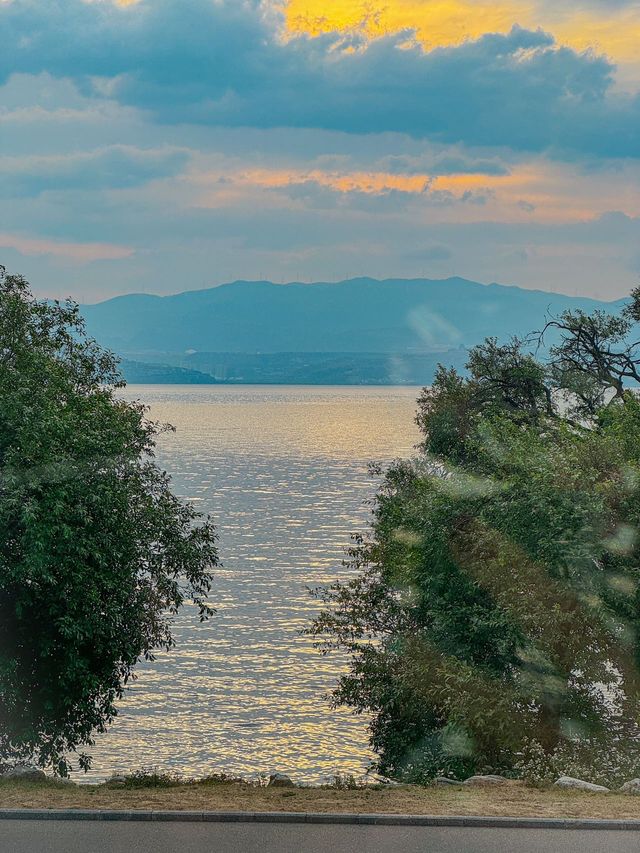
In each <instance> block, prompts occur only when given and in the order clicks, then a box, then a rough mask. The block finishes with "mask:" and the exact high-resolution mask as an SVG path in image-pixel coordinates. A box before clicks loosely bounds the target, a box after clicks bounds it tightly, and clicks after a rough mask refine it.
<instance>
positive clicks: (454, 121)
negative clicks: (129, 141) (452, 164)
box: [0, 0, 640, 158]
mask: <svg viewBox="0 0 640 853" xmlns="http://www.w3.org/2000/svg"><path fill="white" fill-rule="evenodd" d="M0 28H1V29H2V33H3V50H2V54H1V55H0V79H5V80H6V79H7V78H8V77H9V76H10V75H11V74H12V73H15V72H22V73H27V74H37V73H41V72H49V73H50V74H52V75H54V76H57V77H66V78H71V79H73V80H74V81H75V82H76V84H77V85H78V86H79V87H80V88H81V89H82V90H83V91H84V92H85V93H91V94H94V95H95V94H102V95H104V96H109V97H111V98H115V99H117V100H118V101H119V102H120V103H122V104H127V105H131V106H135V107H137V108H141V109H145V110H148V111H150V113H151V114H152V115H153V116H154V117H155V119H156V120H157V121H161V122H164V123H167V124H176V123H181V122H187V123H192V124H194V123H195V124H198V123H200V124H204V125H210V126H227V127H242V126H251V127H259V128H270V127H296V128H302V127H305V128H322V129H327V130H340V131H346V132H349V133H358V134H368V133H381V132H385V131H396V132H402V133H405V134H409V135H411V136H414V137H418V138H429V139H431V140H435V141H439V142H443V143H452V142H463V143H465V144H467V145H475V146H507V147H510V148H512V149H514V150H521V151H552V152H554V153H555V154H556V156H560V157H575V156H585V155H590V156H597V157H613V158H615V157H638V155H639V153H640V152H639V146H638V139H639V138H640V98H638V97H637V96H636V97H632V96H624V95H621V94H616V93H614V91H613V88H612V83H613V71H614V68H613V66H612V65H611V64H610V62H609V61H608V60H606V59H605V58H603V57H598V56H596V55H594V54H593V53H584V54H579V53H577V52H575V51H574V50H571V49H569V48H566V47H558V46H557V45H556V44H555V42H554V40H553V38H552V37H551V36H550V35H548V34H546V33H543V32H542V31H536V32H532V31H528V30H523V29H521V28H517V27H516V28H514V29H513V30H512V31H511V32H510V33H508V34H506V35H499V34H488V35H485V36H483V37H481V38H479V39H477V40H476V41H469V42H465V43H463V44H461V45H459V46H456V47H447V48H438V49H435V50H432V51H429V52H425V51H424V50H423V48H422V47H421V46H420V45H418V44H416V43H415V42H414V41H413V40H412V34H411V33H399V34H394V35H392V36H387V37H383V38H378V39H375V40H373V41H370V42H365V41H364V40H363V39H362V38H361V37H357V36H349V37H347V38H345V37H342V36H339V35H337V34H330V35H324V36H320V37H317V38H310V37H296V38H292V39H288V40H287V39H284V38H282V32H281V28H282V19H281V17H280V16H279V14H278V13H277V12H276V11H273V10H270V9H269V7H265V6H264V5H262V4H261V3H259V2H258V0H221V1H220V2H216V3H214V2H212V0H142V2H140V3H138V4H136V5H134V6H131V7H127V8H122V7H117V6H114V5H111V4H110V3H106V2H99V3H97V2H94V3H85V2H82V0H49V2H47V3H45V4H43V3H42V2H40V0H13V2H11V3H4V4H0Z"/></svg>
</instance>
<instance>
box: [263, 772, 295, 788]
mask: <svg viewBox="0 0 640 853" xmlns="http://www.w3.org/2000/svg"><path fill="white" fill-rule="evenodd" d="M268 787H269V788H295V785H294V784H293V779H291V778H290V777H289V776H287V775H286V773H272V774H271V776H269V785H268Z"/></svg>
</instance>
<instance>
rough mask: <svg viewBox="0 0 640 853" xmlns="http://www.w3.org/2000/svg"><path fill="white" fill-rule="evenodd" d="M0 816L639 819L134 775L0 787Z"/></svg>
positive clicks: (616, 801)
mask: <svg viewBox="0 0 640 853" xmlns="http://www.w3.org/2000/svg"><path fill="white" fill-rule="evenodd" d="M0 808H57V809H59V808H80V809H90V808H93V809H153V810H161V809H169V810H175V809H180V810H188V811H202V810H206V811H265V812H278V811H287V812H357V813H365V814H366V813H386V814H428V815H484V816H489V815H490V816H511V817H518V816H521V817H576V818H577V817H583V818H586V817H590V818H640V797H637V796H633V795H625V794H618V793H611V794H588V793H584V792H578V791H565V790H558V789H554V788H551V789H540V788H532V787H527V786H526V785H525V784H523V783H522V782H510V783H509V784H507V785H504V786H501V787H500V788H464V787H459V788H453V787H451V788H449V787H447V788H420V787H416V786H410V785H393V786H383V785H379V786H367V787H356V788H346V789H345V788H340V787H335V786H333V787H329V786H327V787H321V788H267V787H261V786H258V785H255V784H250V783H248V782H243V781H241V780H232V779H231V780H230V779H228V778H226V777H224V776H214V777H209V778H208V779H203V780H199V781H184V780H182V781H181V780H180V779H178V778H177V777H175V776H172V777H171V776H165V775H163V774H155V779H154V778H153V774H151V775H150V774H135V775H134V777H131V778H130V779H129V780H128V781H127V783H126V784H125V785H124V786H123V785H120V786H117V787H116V786H112V785H84V784H83V785H69V784H65V783H62V782H56V781H47V782H23V781H19V782H18V781H13V782H9V781H4V782H3V781H0Z"/></svg>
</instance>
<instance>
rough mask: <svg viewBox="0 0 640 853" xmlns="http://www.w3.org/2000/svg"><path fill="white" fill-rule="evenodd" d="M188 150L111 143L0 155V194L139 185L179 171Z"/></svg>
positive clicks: (120, 187) (185, 159) (25, 195)
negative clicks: (62, 151) (37, 153)
mask: <svg viewBox="0 0 640 853" xmlns="http://www.w3.org/2000/svg"><path fill="white" fill-rule="evenodd" d="M188 160H189V154H188V152H186V151H184V150H175V149H163V148H161V149H156V150H153V149H146V150H145V149H139V148H133V147H130V146H125V145H113V146H110V147H108V148H102V149H99V150H97V151H91V152H80V153H74V154H67V155H54V156H44V157H42V156H38V157H34V156H32V157H0V194H1V195H2V196H4V197H34V196H38V195H40V194H41V193H43V192H46V191H50V190H53V191H61V190H83V191H87V190H88V191H92V190H103V189H122V188H130V187H137V186H142V185H144V184H146V183H148V182H149V181H152V180H156V179H158V178H167V177H173V176H175V175H177V174H179V173H180V172H181V171H182V170H183V168H184V167H185V165H186V164H187V162H188Z"/></svg>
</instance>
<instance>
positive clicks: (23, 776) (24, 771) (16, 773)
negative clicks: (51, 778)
mask: <svg viewBox="0 0 640 853" xmlns="http://www.w3.org/2000/svg"><path fill="white" fill-rule="evenodd" d="M2 778H3V779H19V780H21V781H24V782H41V781H42V780H43V779H46V778H47V776H46V773H45V772H44V770H41V769H40V768H39V767H35V766H34V765H33V764H18V765H17V766H16V767H7V769H6V770H5V771H4V772H3V773H2Z"/></svg>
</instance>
